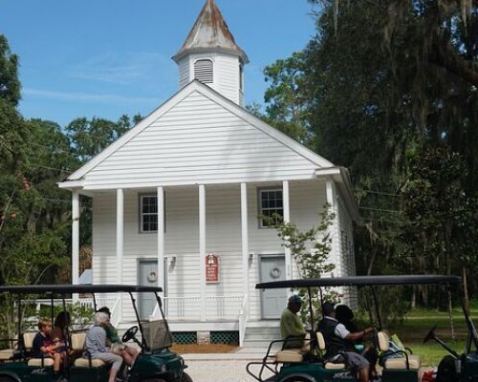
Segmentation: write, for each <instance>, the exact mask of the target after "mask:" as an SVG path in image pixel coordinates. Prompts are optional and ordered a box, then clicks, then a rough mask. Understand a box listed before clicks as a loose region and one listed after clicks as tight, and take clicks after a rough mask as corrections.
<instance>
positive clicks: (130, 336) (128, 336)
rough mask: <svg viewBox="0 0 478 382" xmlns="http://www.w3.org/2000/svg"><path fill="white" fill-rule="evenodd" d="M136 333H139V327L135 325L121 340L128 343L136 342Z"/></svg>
mask: <svg viewBox="0 0 478 382" xmlns="http://www.w3.org/2000/svg"><path fill="white" fill-rule="evenodd" d="M136 333H138V327H137V326H136V325H135V326H132V327H131V328H129V329H128V330H127V331H126V333H125V334H123V338H121V341H123V342H128V341H129V340H134V339H135V337H136Z"/></svg>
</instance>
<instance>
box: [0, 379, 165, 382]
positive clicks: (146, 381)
mask: <svg viewBox="0 0 478 382" xmlns="http://www.w3.org/2000/svg"><path fill="white" fill-rule="evenodd" d="M0 382H1V381H0ZM141 382H167V381H165V380H164V379H161V378H147V379H142V380H141Z"/></svg>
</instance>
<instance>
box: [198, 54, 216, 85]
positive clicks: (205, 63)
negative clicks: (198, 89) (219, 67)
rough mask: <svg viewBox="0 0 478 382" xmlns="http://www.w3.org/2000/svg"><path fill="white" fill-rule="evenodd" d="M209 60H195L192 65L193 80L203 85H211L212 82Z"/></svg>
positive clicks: (210, 62)
mask: <svg viewBox="0 0 478 382" xmlns="http://www.w3.org/2000/svg"><path fill="white" fill-rule="evenodd" d="M212 67H213V65H212V61H211V60H197V61H196V62H195V63H194V78H195V79H196V80H198V81H200V82H202V83H203V84H211V83H212V82H213V80H214V76H213V72H212Z"/></svg>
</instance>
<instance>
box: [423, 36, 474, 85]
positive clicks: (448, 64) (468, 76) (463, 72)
mask: <svg viewBox="0 0 478 382" xmlns="http://www.w3.org/2000/svg"><path fill="white" fill-rule="evenodd" d="M429 61H430V63H432V64H434V65H437V66H439V67H441V68H444V69H446V70H447V71H448V72H450V73H453V74H454V75H456V76H458V77H460V78H461V79H463V80H464V81H467V82H469V83H470V84H471V85H473V86H475V87H477V88H478V71H477V70H476V69H475V68H474V67H473V65H472V64H471V63H470V62H468V61H466V60H465V59H464V58H463V57H461V56H460V55H459V54H457V53H456V50H455V49H454V48H453V47H452V46H451V45H450V44H449V43H448V42H444V41H438V42H437V44H436V46H435V48H434V49H432V53H431V54H430V58H429Z"/></svg>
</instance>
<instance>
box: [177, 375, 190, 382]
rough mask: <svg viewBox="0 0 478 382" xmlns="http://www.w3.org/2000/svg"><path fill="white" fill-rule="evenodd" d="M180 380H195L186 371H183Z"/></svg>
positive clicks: (185, 381)
mask: <svg viewBox="0 0 478 382" xmlns="http://www.w3.org/2000/svg"><path fill="white" fill-rule="evenodd" d="M178 382H193V379H192V378H191V377H190V376H189V375H188V374H186V373H183V376H182V377H181V379H178Z"/></svg>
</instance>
